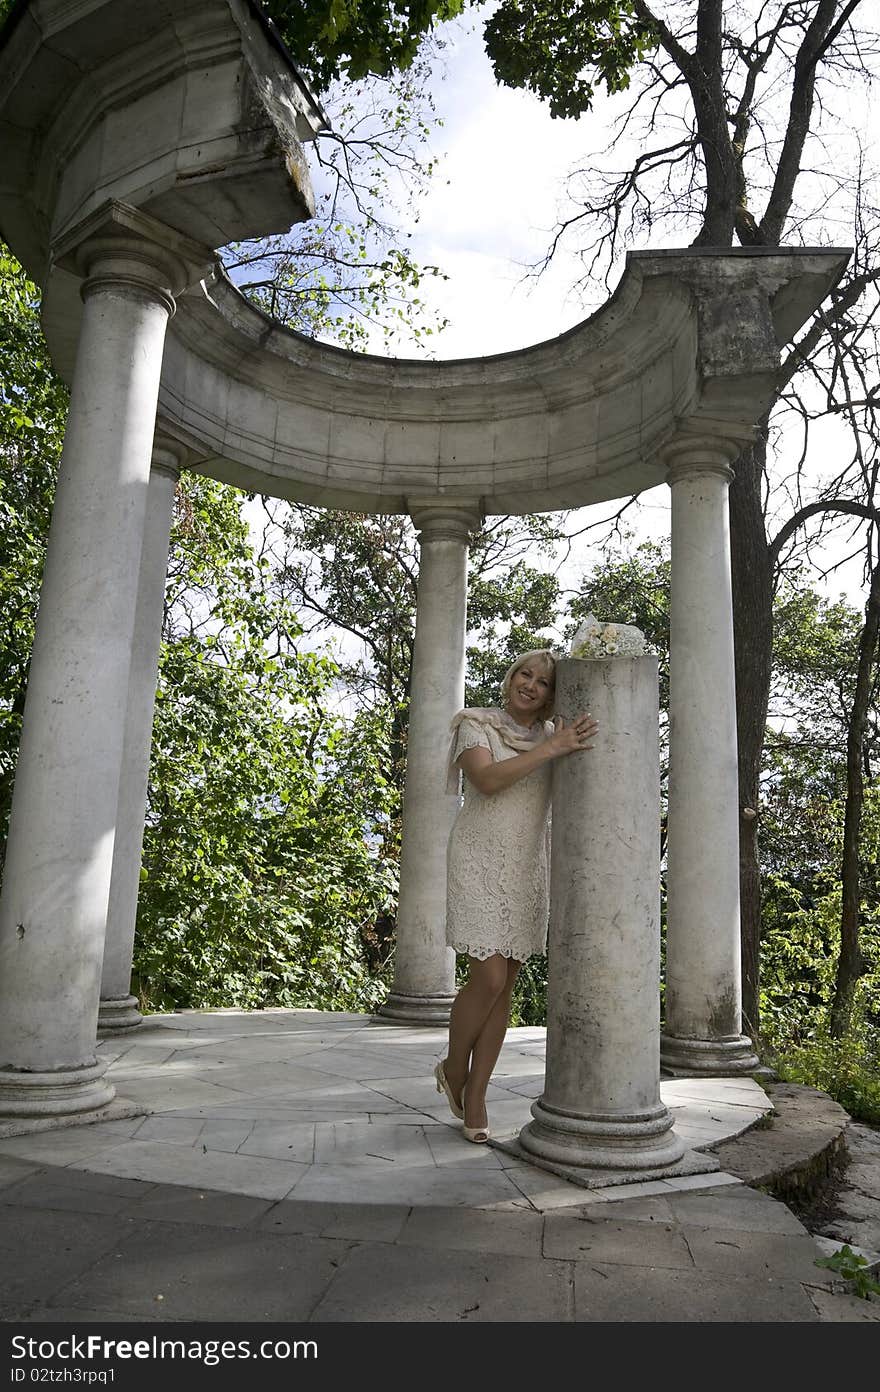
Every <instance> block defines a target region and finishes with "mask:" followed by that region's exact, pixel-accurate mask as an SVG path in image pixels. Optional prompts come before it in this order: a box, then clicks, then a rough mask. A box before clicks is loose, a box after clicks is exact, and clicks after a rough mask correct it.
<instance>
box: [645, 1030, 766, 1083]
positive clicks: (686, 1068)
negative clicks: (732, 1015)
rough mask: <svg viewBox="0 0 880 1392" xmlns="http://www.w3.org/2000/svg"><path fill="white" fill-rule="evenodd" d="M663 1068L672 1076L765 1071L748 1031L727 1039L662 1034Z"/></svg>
mask: <svg viewBox="0 0 880 1392" xmlns="http://www.w3.org/2000/svg"><path fill="white" fill-rule="evenodd" d="M660 1069H661V1072H662V1073H664V1074H666V1075H667V1077H671V1078H734V1077H736V1076H737V1075H738V1074H747V1075H748V1076H749V1077H751V1075H752V1074H753V1073H758V1072H760V1071H761V1061H760V1059H759V1058H758V1055H757V1054H756V1053H755V1051H754V1048H753V1046H752V1041H751V1039H749V1037H748V1035H745V1034H740V1035H732V1036H729V1037H728V1038H726V1039H680V1038H678V1037H677V1036H676V1035H674V1034H661V1036H660Z"/></svg>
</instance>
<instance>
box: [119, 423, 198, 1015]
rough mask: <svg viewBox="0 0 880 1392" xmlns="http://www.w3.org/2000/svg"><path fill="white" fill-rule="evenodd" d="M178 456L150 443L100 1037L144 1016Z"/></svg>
mask: <svg viewBox="0 0 880 1392" xmlns="http://www.w3.org/2000/svg"><path fill="white" fill-rule="evenodd" d="M183 454H184V451H183V449H182V448H181V447H180V446H178V445H176V443H175V442H174V441H171V440H166V439H163V438H162V437H157V438H156V440H155V441H154V444H153V459H152V467H151V469H150V483H149V489H148V492H147V516H146V521H145V524H144V539H143V547H142V550H141V567H140V577H139V579H138V592H137V610H136V614H135V629H134V644H133V647H132V653H131V671H130V673H129V680H128V710H127V712H126V718H125V742H124V745H123V754H122V771H121V774H120V778H119V801H118V804H117V813H116V836H115V838H114V842H113V869H112V873H111V876H110V903H109V908H108V911H107V932H106V936H105V939H104V970H103V976H102V980H101V1003H100V1008H99V1010H98V1030H99V1032H102V1033H103V1032H105V1031H107V1030H126V1029H133V1028H134V1027H135V1026H136V1025H139V1024H140V1023H141V1020H142V1018H143V1017H142V1016H141V1013H140V1011H139V1010H138V1008H137V1001H136V999H135V997H134V996H133V995H131V993H130V987H131V959H132V953H133V951H134V932H135V922H136V920H137V903H138V889H139V886H140V869H141V850H142V847H143V840H144V817H145V814H146V806H147V780H148V777H149V772H150V748H151V744H152V732H153V708H154V705H155V700H156V676H157V668H158V663H159V646H160V643H161V640H162V613H163V604H164V598H165V578H166V575H167V573H168V547H169V543H170V539H171V515H172V510H173V506H174V491H175V488H176V487H177V481H178V479H179V478H180V465H181V459H182V456H183Z"/></svg>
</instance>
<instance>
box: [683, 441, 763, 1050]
mask: <svg viewBox="0 0 880 1392" xmlns="http://www.w3.org/2000/svg"><path fill="white" fill-rule="evenodd" d="M739 448H740V446H739V445H737V444H735V443H734V442H726V441H724V440H701V439H694V440H692V441H690V442H685V443H682V444H681V445H680V446H676V447H675V449H674V451H671V452H670V453H669V455H668V456H667V460H668V463H669V472H668V475H667V478H668V482H669V485H670V488H671V490H672V585H671V595H670V611H671V636H670V654H669V667H670V696H669V740H670V750H669V840H668V849H669V858H668V875H667V888H668V910H667V915H668V917H667V936H666V1027H665V1032H664V1034H663V1036H662V1040H661V1060H662V1064H663V1067H664V1069H665V1070H666V1071H668V1072H670V1073H674V1074H682V1075H694V1074H695V1075H699V1074H710V1075H720V1074H737V1073H751V1072H753V1071H754V1070H755V1069H756V1068H757V1067H758V1066H759V1065H758V1059H757V1057H756V1055H755V1053H754V1051H753V1049H752V1044H751V1040H750V1039H748V1038H747V1037H746V1036H745V1035H743V1033H742V1013H741V1012H742V986H741V965H740V904H739V819H738V805H739V786H738V779H737V753H736V692H735V687H734V665H733V616H732V610H731V588H730V584H731V582H730V532H729V514H728V498H727V495H728V488H729V486H730V480H731V479H732V477H733V473H732V471H731V469H730V461H731V460H732V459H733V458H735V457H736V454H737V453H738V451H739Z"/></svg>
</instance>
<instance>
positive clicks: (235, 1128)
mask: <svg viewBox="0 0 880 1392" xmlns="http://www.w3.org/2000/svg"><path fill="white" fill-rule="evenodd" d="M255 1125H257V1122H256V1121H254V1120H251V1119H250V1118H249V1119H248V1120H246V1121H230V1120H223V1121H220V1120H217V1119H213V1118H209V1119H208V1120H207V1121H204V1122H203V1123H202V1129H201V1131H200V1132H199V1136H198V1142H199V1144H201V1145H203V1146H207V1148H208V1150H229V1151H236V1150H238V1148H239V1146H241V1145H243V1144H244V1142H245V1141H246V1140H247V1138H248V1136H249V1135H250V1133H251V1131H252V1130H253V1129H254V1126H255ZM138 1139H140V1136H138Z"/></svg>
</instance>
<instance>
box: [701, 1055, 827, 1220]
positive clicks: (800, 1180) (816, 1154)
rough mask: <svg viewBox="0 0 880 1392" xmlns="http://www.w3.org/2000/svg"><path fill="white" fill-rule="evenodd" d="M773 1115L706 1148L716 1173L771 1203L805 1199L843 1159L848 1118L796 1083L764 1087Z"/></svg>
mask: <svg viewBox="0 0 880 1392" xmlns="http://www.w3.org/2000/svg"><path fill="white" fill-rule="evenodd" d="M765 1087H766V1091H767V1094H768V1096H769V1097H770V1099H771V1101H772V1102H773V1105H774V1108H775V1110H776V1115H775V1116H773V1117H771V1118H769V1119H768V1122H767V1124H766V1125H761V1126H758V1127H755V1128H753V1129H752V1130H751V1131H748V1132H747V1133H746V1134H745V1135H744V1136H739V1137H737V1138H736V1139H735V1140H733V1141H727V1142H723V1143H722V1144H721V1145H717V1146H713V1147H712V1154H713V1155H717V1156H718V1159H719V1160H720V1162H721V1166H722V1169H724V1170H727V1171H728V1173H730V1174H735V1175H738V1176H739V1178H740V1179H743V1180H745V1182H746V1183H747V1184H752V1185H755V1186H758V1187H761V1188H764V1189H767V1190H769V1191H770V1192H771V1193H773V1194H774V1195H775V1196H776V1197H777V1198H781V1199H783V1200H785V1199H786V1197H792V1198H793V1197H798V1198H800V1199H801V1200H803V1199H805V1198H807V1197H808V1196H809V1195H810V1193H811V1192H817V1191H818V1190H819V1189H821V1187H822V1186H823V1185H824V1184H825V1183H826V1182H827V1180H828V1178H829V1176H830V1175H831V1174H832V1173H833V1172H834V1169H835V1167H837V1166H839V1164H840V1162H841V1160H842V1158H843V1149H844V1132H845V1130H846V1126H847V1122H848V1121H849V1117H848V1116H847V1114H846V1112H845V1111H844V1110H843V1108H842V1107H841V1106H839V1104H838V1103H837V1102H835V1101H834V1100H833V1099H832V1098H830V1097H829V1096H828V1095H827V1093H824V1092H819V1091H818V1090H817V1089H815V1088H807V1087H802V1086H801V1085H799V1084H797V1083H767V1084H765Z"/></svg>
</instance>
